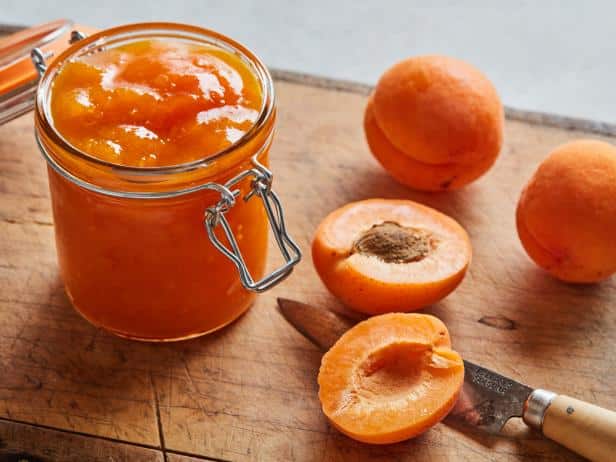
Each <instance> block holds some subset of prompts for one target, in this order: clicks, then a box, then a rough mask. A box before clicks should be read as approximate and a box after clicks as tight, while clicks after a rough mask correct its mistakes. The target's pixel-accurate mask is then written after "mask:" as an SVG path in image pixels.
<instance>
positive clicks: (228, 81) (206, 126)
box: [35, 23, 299, 341]
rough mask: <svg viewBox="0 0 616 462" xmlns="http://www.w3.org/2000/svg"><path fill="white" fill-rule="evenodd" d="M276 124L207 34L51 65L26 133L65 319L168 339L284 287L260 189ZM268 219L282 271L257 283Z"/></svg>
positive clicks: (100, 40) (270, 211)
mask: <svg viewBox="0 0 616 462" xmlns="http://www.w3.org/2000/svg"><path fill="white" fill-rule="evenodd" d="M274 119H275V107H274V99H273V85H272V81H271V77H270V75H269V73H268V72H267V70H266V69H265V67H264V66H263V64H262V63H261V62H260V61H259V60H258V58H256V57H255V56H254V55H253V54H252V53H251V52H250V51H248V50H247V49H245V48H244V47H243V46H241V45H239V44H237V43H236V42H233V41H232V40H230V39H228V38H226V37H223V36H221V35H219V34H217V33H214V32H211V31H207V30H204V29H200V28H195V27H189V26H184V25H176V24H167V23H151V24H136V25H131V26H123V27H119V28H115V29H109V30H107V31H103V32H100V33H98V34H95V35H94V36H92V37H88V38H86V39H83V40H81V41H80V42H78V43H76V44H75V45H73V46H72V47H71V48H69V49H68V50H67V51H66V52H65V53H64V54H62V55H61V56H59V57H58V58H57V59H56V60H55V61H54V62H53V63H52V64H51V65H50V66H49V67H48V68H47V69H46V71H45V74H44V75H43V77H42V79H41V83H40V85H39V90H38V94H37V101H36V117H35V120H36V134H37V139H38V142H39V145H40V147H41V150H42V152H43V154H44V156H45V157H46V159H47V161H48V162H49V169H48V171H49V185H50V191H51V198H52V205H53V215H54V226H55V234H56V246H57V251H58V258H59V264H60V270H61V273H62V277H63V280H64V284H65V287H66V292H67V294H68V296H69V298H70V300H71V302H72V303H73V305H74V306H75V308H76V309H77V310H78V311H79V312H80V313H81V314H82V315H83V316H84V317H85V318H87V319H88V320H89V321H91V322H92V323H93V324H96V325H98V326H101V327H103V328H105V329H107V330H109V331H111V332H113V333H115V334H118V335H121V336H125V337H129V338H134V339H140V340H161V341H164V340H179V339H185V338H190V337H194V336H198V335H202V334H204V333H208V332H211V331H213V330H216V329H218V328H220V327H222V326H224V325H226V324H228V323H230V322H231V321H233V320H234V319H236V318H237V317H238V316H240V315H241V314H242V313H243V312H244V311H245V310H246V309H247V308H248V307H249V306H250V304H251V303H252V301H253V300H254V296H255V292H259V291H262V290H265V289H267V288H269V287H271V286H272V285H273V284H275V283H277V282H278V281H280V280H282V279H283V278H284V277H285V276H286V275H288V274H289V272H290V271H291V268H292V266H293V265H294V264H295V263H297V261H298V260H299V249H297V246H296V245H295V244H294V243H293V242H292V241H291V240H290V238H289V237H288V236H287V235H286V232H285V229H284V224H283V223H282V222H281V221H282V210H281V208H280V204H279V201H278V199H277V197H276V195H275V194H274V193H273V192H272V190H271V178H272V175H271V173H270V172H269V170H268V169H267V166H268V151H269V146H270V143H271V140H272V134H273V128H274ZM259 199H261V200H259ZM268 221H270V222H271V225H272V229H273V230H274V232H275V233H276V238H277V242H278V243H279V246H280V248H281V250H282V253H283V255H284V257H285V259H286V261H287V262H286V264H285V265H284V266H283V267H282V268H280V269H278V270H276V271H274V273H272V274H270V275H268V276H266V277H263V274H264V270H265V262H266V250H267V240H268V228H269V225H268ZM262 277H263V279H261V278H262Z"/></svg>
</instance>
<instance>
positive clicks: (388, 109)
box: [364, 56, 504, 191]
mask: <svg viewBox="0 0 616 462" xmlns="http://www.w3.org/2000/svg"><path fill="white" fill-rule="evenodd" d="M503 123H504V113H503V106H502V104H501V101H500V98H499V96H498V94H497V92H496V89H495V88H494V86H493V85H492V83H491V82H490V81H489V80H488V78H487V77H485V76H484V75H483V74H482V73H481V72H480V71H479V70H477V69H476V68H475V67H473V66H472V65H470V64H468V63H466V62H464V61H460V60H457V59H454V58H449V57H445V56H419V57H414V58H410V59H407V60H405V61H402V62H400V63H398V64H396V65H394V66H393V67H391V68H390V69H389V70H387V71H386V72H385V73H384V74H383V76H382V77H381V78H380V80H379V82H378V83H377V86H376V88H375V90H374V94H373V96H372V98H371V99H370V101H369V102H368V107H367V108H366V113H365V118H364V129H365V131H366V137H367V140H368V144H369V146H370V149H371V151H372V152H373V154H374V155H375V157H376V158H377V159H378V160H379V162H381V164H382V165H383V166H384V167H385V169H386V170H388V171H389V172H390V173H391V174H392V176H393V177H394V178H396V179H397V180H398V181H400V182H401V183H403V184H405V185H407V186H409V187H412V188H415V189H420V190H427V191H442V190H448V189H457V188H460V187H462V186H464V185H466V184H468V183H470V182H472V181H474V180H475V179H477V178H478V177H480V176H481V175H483V174H484V173H485V172H486V171H487V170H488V169H489V168H490V167H491V166H492V164H493V163H494V161H495V160H496V158H497V156H498V154H499V152H500V149H501V146H502V142H503Z"/></svg>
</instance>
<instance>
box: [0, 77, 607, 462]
mask: <svg viewBox="0 0 616 462" xmlns="http://www.w3.org/2000/svg"><path fill="white" fill-rule="evenodd" d="M277 76H278V81H277V91H278V96H279V109H280V111H279V114H280V118H279V129H278V133H277V138H276V140H275V143H274V147H273V150H272V168H273V170H274V173H275V188H276V189H277V190H278V191H279V193H280V195H281V196H282V198H283V201H284V204H285V206H286V211H287V216H288V227H289V229H290V231H291V233H292V234H293V236H294V237H295V238H296V239H297V241H298V242H299V243H300V245H301V247H302V248H303V250H304V253H305V260H304V262H303V263H302V264H301V265H300V266H299V267H298V268H297V270H296V271H295V273H294V274H293V276H292V277H291V278H290V279H288V280H287V281H286V282H285V283H284V284H282V285H281V286H279V287H277V288H275V289H274V290H271V291H270V292H268V293H266V294H263V295H262V296H260V297H259V299H258V301H257V303H256V304H255V306H254V307H253V308H252V309H251V310H250V311H249V312H248V313H247V314H246V315H245V316H243V317H242V318H241V319H239V320H238V321H237V322H235V323H234V324H232V325H231V326H229V327H228V328H226V329H224V330H223V331H222V332H219V333H216V334H213V335H210V336H208V337H205V338H201V339H197V340H193V341H188V342H182V343H177V344H166V345H156V344H144V343H136V342H131V341H127V340H123V339H120V338H116V337H114V336H112V335H109V334H107V333H105V332H103V331H101V330H98V329H96V328H95V327H93V326H91V325H89V324H88V323H87V322H85V321H84V320H82V319H81V317H80V316H79V315H78V314H76V312H75V311H73V309H72V308H71V306H70V304H69V302H68V300H67V298H66V296H65V294H64V292H63V288H62V282H61V280H60V277H59V274H58V268H57V264H56V256H55V249H54V240H53V224H52V218H51V211H50V202H49V197H48V188H47V175H46V169H45V162H44V160H43V159H42V158H41V156H40V154H39V153H38V151H37V148H36V146H35V142H34V138H33V127H32V116H31V114H30V115H26V116H24V117H22V118H20V119H18V120H15V121H13V122H11V123H9V124H7V125H5V126H3V127H0V460H19V459H20V457H21V459H23V460H29V461H35V460H36V461H56V460H68V461H83V460H88V461H111V460H113V461H120V460H128V461H136V460H139V461H141V460H143V461H150V460H151V461H163V460H167V461H173V462H188V461H195V460H232V461H246V460H274V461H343V460H345V461H368V460H371V461H372V460H374V461H390V460H400V461H404V460H414V461H439V460H457V461H460V460H462V461H479V460H499V461H502V460H506V461H507V460H511V461H514V460H552V461H557V460H558V461H560V460H577V458H576V456H574V455H573V454H572V453H570V452H568V451H567V450H565V449H562V448H560V447H559V446H557V445H556V444H554V443H551V442H549V441H547V440H545V439H543V438H542V437H541V436H540V435H539V434H537V433H535V432H532V431H528V430H527V429H525V427H524V426H523V425H521V424H519V423H517V424H516V423H513V424H511V425H508V427H507V431H506V432H505V434H503V435H502V436H498V437H496V436H486V435H483V434H480V433H476V432H473V431H471V430H467V429H464V428H459V427H455V426H451V425H450V424H448V423H444V424H439V425H437V426H436V427H434V428H433V429H432V430H430V431H428V432H427V433H425V434H424V435H422V436H420V437H418V438H416V439H414V440H412V441H408V442H405V443H401V444H396V445H392V446H383V447H376V446H368V445H364V444H360V443H356V442H354V441H352V440H350V439H348V438H346V437H344V436H342V435H340V434H339V433H338V432H337V431H335V430H334V429H332V428H331V427H330V426H329V425H328V424H327V422H326V420H325V418H324V417H323V415H322V413H321V411H320V407H319V402H318V399H317V385H316V375H317V371H318V367H319V361H320V352H319V351H318V350H317V349H316V348H315V347H314V346H312V345H311V344H310V343H309V342H308V341H306V340H305V339H304V338H303V337H302V336H301V335H300V334H298V333H297V332H296V331H294V330H293V328H291V327H290V326H289V325H287V324H286V323H285V321H283V319H282V318H281V317H280V316H279V315H278V313H277V312H276V310H275V298H276V296H286V297H289V298H294V299H297V300H300V301H304V302H308V303H313V304H317V305H319V306H323V307H327V308H331V309H340V306H339V305H338V303H337V302H336V301H335V300H334V299H333V298H332V297H331V296H330V295H328V293H327V292H326V290H325V289H324V287H323V286H322V284H321V283H320V281H319V279H318V277H317V275H316V273H315V271H314V269H313V267H312V265H311V262H310V253H309V248H310V241H311V237H312V233H313V231H314V229H315V227H316V225H317V224H318V223H319V221H320V220H321V219H322V218H323V217H324V216H325V215H326V214H327V213H328V212H329V211H331V210H332V209H334V208H336V207H338V206H340V205H342V204H344V203H346V202H349V201H353V200H358V199H364V198H369V197H389V198H409V199H413V200H417V201H420V202H422V203H425V204H428V205H430V206H433V207H436V208H437V209H439V210H441V211H443V212H445V213H447V214H449V215H451V216H453V217H455V218H456V219H457V220H458V221H459V222H460V223H461V224H462V225H463V226H464V227H465V228H466V229H467V230H468V232H469V234H470V236H471V239H472V242H473V246H474V259H473V262H472V265H471V268H470V271H469V273H468V275H467V277H466V279H465V280H464V282H463V283H462V285H461V286H460V287H459V289H458V290H457V291H456V292H455V293H453V294H452V295H451V296H450V297H448V298H447V299H445V300H444V301H443V302H441V303H439V304H437V305H435V306H433V307H431V308H429V309H427V310H426V312H429V313H433V314H435V315H437V316H439V317H440V318H441V319H443V320H444V321H445V322H446V324H447V325H448V326H449V328H450V331H451V334H452V338H453V344H454V347H455V348H456V349H457V350H458V351H460V352H461V354H462V355H463V356H465V357H466V358H468V359H470V360H472V361H475V362H478V363H481V364H483V365H485V366H487V367H490V368H493V369H496V370H498V371H500V372H501V373H503V374H507V375H510V376H512V377H514V378H517V379H519V380H522V381H524V382H527V383H528V384H531V385H533V386H536V387H546V388H550V389H553V390H556V391H559V392H565V393H567V394H570V395H572V396H576V397H579V398H581V399H584V400H589V401H591V402H594V403H597V404H599V405H602V406H607V407H611V408H616V360H615V359H614V358H615V357H616V354H615V353H616V306H615V302H616V282H615V280H610V281H606V282H604V283H601V284H597V285H591V286H573V285H566V284H562V283H560V282H557V281H555V280H554V279H552V278H550V277H549V276H547V275H546V274H545V273H543V272H542V271H541V270H539V269H538V268H537V267H536V266H535V265H534V264H533V263H532V262H531V261H530V260H529V259H528V257H527V256H526V255H525V253H524V251H523V250H522V247H521V245H520V243H519V242H518V239H517V235H516V231H515V226H514V209H515V204H516V201H517V199H518V195H519V192H520V189H521V187H522V185H523V184H524V183H525V181H526V180H527V179H528V178H529V176H530V175H531V173H532V172H533V170H534V169H535V167H536V166H537V164H538V162H539V161H540V160H541V159H542V158H543V157H544V156H545V155H546V154H547V152H548V151H549V150H550V149H551V148H553V147H554V146H556V145H558V144H559V143H562V142H564V141H567V140H570V139H573V138H578V137H585V136H593V137H597V138H600V139H606V140H608V141H612V142H614V141H615V140H614V138H611V137H610V134H611V136H614V134H616V129H615V128H614V127H612V126H608V125H604V124H595V123H592V122H583V121H572V120H567V119H559V118H553V117H550V116H542V115H540V114H527V113H519V112H516V111H509V115H510V118H509V119H508V120H507V124H506V133H505V136H506V144H505V147H504V149H503V151H502V154H501V156H500V158H499V160H498V162H497V164H496V166H495V167H494V168H493V169H492V171H490V172H489V174H488V175H486V176H485V177H484V178H482V179H481V180H479V181H477V182H476V183H475V184H473V185H471V186H470V187H467V188H466V189H464V190H463V191H460V192H453V193H447V194H422V193H416V192H412V191H410V190H408V189H405V188H403V187H401V186H399V185H397V184H396V183H395V182H394V181H393V180H392V179H391V178H390V177H388V176H387V175H386V174H385V172H384V171H383V170H382V169H381V168H380V167H379V166H378V165H377V163H376V162H375V161H374V160H373V158H372V156H371V155H370V154H369V152H368V149H367V147H366V143H365V141H364V137H363V130H362V124H361V119H362V113H363V108H364V104H365V102H366V93H367V89H366V88H365V87H362V86H354V85H349V84H344V83H341V82H335V81H326V80H322V79H316V78H312V77H305V76H297V75H293V74H289V73H283V72H281V73H278V74H277ZM567 127H569V128H567ZM571 127H578V128H580V127H581V128H582V129H583V130H579V129H577V130H575V129H571ZM584 130H586V132H585V131H584ZM588 131H593V132H594V134H589V133H588ZM599 132H602V133H603V135H599V134H598V133H599ZM205 238H206V237H205V234H204V239H205ZM17 455H21V456H20V457H18V456H17ZM3 457H4V458H3Z"/></svg>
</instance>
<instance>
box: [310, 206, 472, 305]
mask: <svg viewBox="0 0 616 462" xmlns="http://www.w3.org/2000/svg"><path fill="white" fill-rule="evenodd" d="M471 252H472V250H471V245H470V241H469V238H468V235H467V234H466V232H465V231H464V229H463V228H462V227H461V226H460V225H459V224H458V223H457V222H456V221H455V220H453V219H452V218H450V217H448V216H446V215H444V214H442V213H440V212H438V211H436V210H434V209H431V208H429V207H426V206H424V205H421V204H418V203H416V202H413V201H408V200H390V199H369V200H365V201H360V202H354V203H351V204H347V205H346V206H344V207H341V208H340V209H338V210H335V211H334V212H332V213H331V214H330V215H328V216H327V217H326V218H325V219H324V220H323V221H322V222H321V224H320V225H319V227H318V228H317V231H316V233H315V238H314V240H313V244H312V257H313V262H314V265H315V268H316V270H317V273H318V274H319V276H320V277H321V279H322V281H323V283H324V284H325V285H326V287H327V288H328V289H329V290H330V292H332V293H333V294H334V295H335V296H336V297H338V298H339V299H340V300H341V301H342V302H343V303H344V304H345V305H347V306H348V307H350V308H352V309H355V310H357V311H360V312H363V313H367V314H380V313H386V312H390V311H412V310H416V309H419V308H422V307H424V306H426V305H429V304H432V303H435V302H437V301H439V300H440V299H442V298H444V297H445V296H446V295H447V294H449V293H450V292H451V291H452V290H454V289H455V288H456V287H457V286H458V284H459V283H460V282H461V281H462V279H463V278H464V274H465V273H466V269H467V268H468V265H469V263H470V259H471Z"/></svg>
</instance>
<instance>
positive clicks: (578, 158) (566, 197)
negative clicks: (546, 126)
mask: <svg viewBox="0 0 616 462" xmlns="http://www.w3.org/2000/svg"><path fill="white" fill-rule="evenodd" d="M516 222H517V228H518V235H519V237H520V241H521V242H522V245H523V246H524V249H526V252H527V253H528V255H529V256H530V257H531V258H532V259H533V260H534V261H535V262H536V263H537V264H538V265H539V266H540V267H542V268H544V269H545V270H547V271H548V272H549V273H550V274H552V275H553V276H555V277H556V278H558V279H561V280H563V281H567V282H580V283H590V282H597V281H600V280H602V279H605V278H607V277H609V276H610V275H612V274H613V273H615V272H616V147H615V146H612V145H611V144H609V143H605V142H603V141H598V140H576V141H572V142H569V143H566V144H564V145H562V146H559V147H558V148H556V149H555V150H554V151H552V152H551V153H550V154H549V155H548V157H547V158H546V159H545V160H544V161H543V162H541V164H540V165H539V167H538V168H537V171H536V172H535V173H534V175H533V176H532V178H531V179H530V181H529V182H528V184H527V185H526V187H525V188H524V190H523V191H522V194H521V196H520V200H519V202H518V207H517V212H516Z"/></svg>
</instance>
